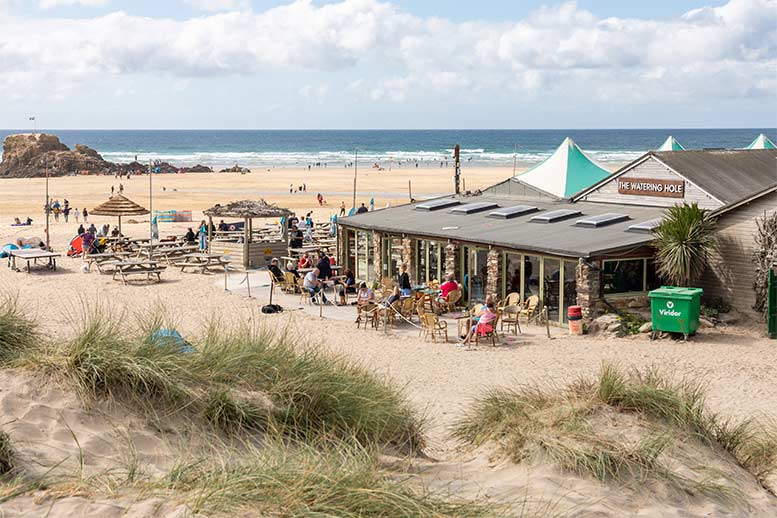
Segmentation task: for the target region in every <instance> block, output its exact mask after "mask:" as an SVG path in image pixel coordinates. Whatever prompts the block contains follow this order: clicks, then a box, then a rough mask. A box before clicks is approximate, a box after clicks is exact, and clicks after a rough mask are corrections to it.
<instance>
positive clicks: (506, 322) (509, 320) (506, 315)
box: [499, 304, 523, 334]
mask: <svg viewBox="0 0 777 518" xmlns="http://www.w3.org/2000/svg"><path fill="white" fill-rule="evenodd" d="M520 313H521V306H519V305H518V304H511V305H509V306H506V307H505V308H504V309H502V310H501V314H502V318H501V322H500V325H501V327H500V328H499V329H500V330H502V331H504V329H505V326H507V332H508V333H509V332H510V328H511V327H512V328H513V333H514V334H518V333H523V331H522V330H521V323H520V322H519V321H518V315H519V314H520Z"/></svg>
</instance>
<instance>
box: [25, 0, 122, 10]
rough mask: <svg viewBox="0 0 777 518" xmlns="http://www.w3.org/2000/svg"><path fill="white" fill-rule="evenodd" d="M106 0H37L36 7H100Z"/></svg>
mask: <svg viewBox="0 0 777 518" xmlns="http://www.w3.org/2000/svg"><path fill="white" fill-rule="evenodd" d="M107 3H108V0H39V2H38V7H40V8H41V9H52V8H54V7H70V6H74V5H80V6H83V7H102V6H103V5H106V4H107Z"/></svg>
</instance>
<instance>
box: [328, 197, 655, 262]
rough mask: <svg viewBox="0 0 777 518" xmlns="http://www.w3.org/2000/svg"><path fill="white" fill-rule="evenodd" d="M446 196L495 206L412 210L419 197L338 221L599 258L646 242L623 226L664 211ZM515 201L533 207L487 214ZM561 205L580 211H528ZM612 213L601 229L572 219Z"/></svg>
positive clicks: (512, 205) (649, 238)
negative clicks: (544, 218)
mask: <svg viewBox="0 0 777 518" xmlns="http://www.w3.org/2000/svg"><path fill="white" fill-rule="evenodd" d="M445 199H453V200H456V201H458V202H459V203H461V204H467V203H470V204H474V203H477V204H481V203H484V204H487V205H491V204H495V205H496V207H490V208H487V209H483V210H478V209H473V210H474V212H471V213H468V214H464V213H458V214H457V213H451V209H452V208H454V207H445V208H440V209H438V210H423V211H422V210H417V209H416V208H415V207H416V206H417V205H419V204H422V203H424V202H419V203H410V204H407V205H400V206H397V207H390V208H387V209H380V210H376V211H373V212H365V213H363V214H356V215H353V216H348V217H344V218H338V220H337V222H338V224H341V225H344V226H346V227H356V228H362V229H370V230H377V231H380V232H387V233H392V234H410V235H416V236H426V237H428V238H430V239H433V240H434V239H437V240H448V239H451V240H455V241H464V242H470V243H482V244H489V245H493V246H500V247H504V248H512V249H515V250H525V251H529V252H535V253H539V254H553V255H560V256H566V257H598V256H602V255H607V254H609V253H614V252H616V251H618V250H621V251H622V250H630V249H632V248H638V247H641V246H644V245H646V244H648V243H650V242H651V241H652V240H653V236H652V234H650V233H642V232H634V231H630V230H628V227H629V226H631V225H634V224H638V223H642V222H646V221H650V220H654V219H657V218H660V217H661V216H662V214H663V209H661V208H656V207H640V206H636V205H614V204H610V203H593V202H577V203H574V204H573V203H569V202H568V201H565V200H555V201H554V200H542V199H537V198H531V199H521V198H519V197H515V196H486V195H481V196H474V195H469V196H446V197H443V198H439V200H445ZM427 203H428V200H427ZM443 205H444V204H443ZM519 205H526V206H530V207H533V208H536V209H538V210H537V211H533V212H532V211H528V212H520V214H518V215H515V216H514V217H504V218H495V217H494V216H490V215H489V214H490V213H491V212H493V211H497V210H499V209H500V208H501V209H508V211H507V212H510V211H509V209H510V208H513V209H516V210H517V209H518V207H517V206H519ZM458 207H460V208H462V207H463V206H462V205H458ZM480 207H481V208H482V207H483V206H480ZM560 209H571V210H573V211H580V212H581V214H579V215H575V216H573V217H570V218H568V219H563V220H561V221H555V222H552V223H538V222H536V221H531V218H532V217H533V216H537V215H545V214H548V213H550V212H551V211H555V210H560ZM460 212H463V211H461V210H460ZM612 213H623V214H626V215H628V216H629V219H628V220H624V221H617V222H614V223H612V224H610V225H607V226H605V227H601V228H591V227H584V226H579V225H576V224H575V222H576V221H577V220H578V219H582V218H585V217H591V216H602V215H604V214H612Z"/></svg>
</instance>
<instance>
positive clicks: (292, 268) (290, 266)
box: [286, 261, 299, 278]
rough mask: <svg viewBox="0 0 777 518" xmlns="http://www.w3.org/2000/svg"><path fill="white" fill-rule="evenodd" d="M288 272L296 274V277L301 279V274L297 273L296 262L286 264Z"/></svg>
mask: <svg viewBox="0 0 777 518" xmlns="http://www.w3.org/2000/svg"><path fill="white" fill-rule="evenodd" d="M286 271H287V272H289V273H291V274H294V277H297V278H299V272H298V271H297V265H296V264H294V261H289V262H288V263H286Z"/></svg>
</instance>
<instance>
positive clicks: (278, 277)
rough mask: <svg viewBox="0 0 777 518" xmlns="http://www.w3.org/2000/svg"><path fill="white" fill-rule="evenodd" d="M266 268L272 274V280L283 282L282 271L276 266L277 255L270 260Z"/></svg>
mask: <svg viewBox="0 0 777 518" xmlns="http://www.w3.org/2000/svg"><path fill="white" fill-rule="evenodd" d="M267 269H268V270H270V273H271V274H272V276H273V281H275V282H283V272H282V271H281V269H280V268H278V258H277V257H273V259H272V261H270V266H268V267H267Z"/></svg>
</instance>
